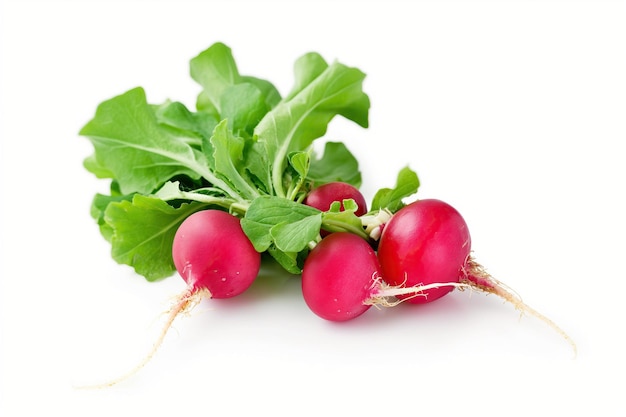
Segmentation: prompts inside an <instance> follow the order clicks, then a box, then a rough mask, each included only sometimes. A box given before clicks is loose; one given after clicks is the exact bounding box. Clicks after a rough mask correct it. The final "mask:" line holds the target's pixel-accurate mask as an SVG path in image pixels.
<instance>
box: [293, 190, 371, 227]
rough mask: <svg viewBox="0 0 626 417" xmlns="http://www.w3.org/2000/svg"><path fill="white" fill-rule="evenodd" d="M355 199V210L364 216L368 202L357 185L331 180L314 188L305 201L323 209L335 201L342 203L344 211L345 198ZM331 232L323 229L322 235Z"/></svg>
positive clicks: (325, 209)
mask: <svg viewBox="0 0 626 417" xmlns="http://www.w3.org/2000/svg"><path fill="white" fill-rule="evenodd" d="M350 199H352V200H354V202H355V203H356V205H357V210H356V211H355V212H354V214H355V215H357V216H363V215H364V214H366V213H367V202H366V201H365V197H364V196H363V194H362V193H361V191H359V189H358V188H356V187H355V186H353V185H351V184H348V183H346V182H340V181H335V182H329V183H326V184H322V185H320V186H319V187H316V188H314V189H313V190H311V191H310V192H309V194H308V195H307V196H306V198H305V199H304V201H303V203H304V204H306V205H307V206H310V207H314V208H316V209H318V210H321V211H328V210H329V209H330V206H331V205H332V204H333V203H334V202H336V201H337V202H339V203H340V205H341V206H340V210H341V211H344V209H345V208H344V206H343V200H350ZM329 233H330V232H329V231H328V230H324V229H322V230H321V231H320V235H321V236H322V237H324V236H327V235H328V234H329Z"/></svg>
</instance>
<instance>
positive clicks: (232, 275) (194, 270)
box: [97, 210, 261, 387]
mask: <svg viewBox="0 0 626 417" xmlns="http://www.w3.org/2000/svg"><path fill="white" fill-rule="evenodd" d="M172 257H173V260H174V265H175V267H176V270H177V271H178V273H179V274H180V276H181V277H182V278H183V279H184V280H185V282H186V283H187V288H186V289H185V291H183V292H182V293H181V294H180V295H179V296H178V297H177V298H176V300H175V302H174V305H173V306H172V307H171V309H170V310H169V312H168V315H167V320H166V323H165V326H164V328H163V330H162V332H161V334H160V336H159V338H158V339H157V341H156V342H155V344H154V346H153V348H152V350H151V351H150V353H149V354H148V355H147V356H146V357H145V358H144V360H143V361H142V362H140V363H139V365H137V366H136V367H135V368H133V369H132V370H131V371H130V372H128V373H126V374H125V375H123V376H122V377H120V378H118V379H116V380H113V381H111V382H109V383H106V384H102V385H98V386H97V387H103V386H111V385H114V384H117V383H119V382H121V381H123V380H124V379H126V378H128V377H130V376H132V375H133V374H135V373H137V372H138V371H139V370H140V369H141V368H143V367H144V366H145V365H146V364H147V363H148V362H149V361H150V359H151V358H152V357H153V356H154V354H155V353H156V351H157V349H158V348H159V347H160V345H161V344H162V343H163V340H164V339H165V335H166V334H167V331H168V330H169V329H170V327H171V326H172V324H173V322H174V320H175V319H176V317H178V315H179V314H181V313H183V312H186V311H188V310H189V309H191V308H192V307H193V306H195V305H196V304H197V303H199V302H200V301H201V300H202V299H204V298H230V297H234V296H236V295H239V294H241V293H243V292H244V291H245V290H246V289H248V288H249V287H250V286H251V285H252V283H253V281H254V279H255V278H256V276H257V275H258V273H259V270H260V267H261V254H260V253H259V252H257V251H256V250H255V249H254V246H252V243H251V242H250V241H249V240H248V237H247V236H246V235H245V234H244V232H243V230H242V229H241V225H240V220H239V218H237V217H235V216H233V215H231V214H229V213H226V212H224V211H220V210H203V211H199V212H196V213H194V214H192V215H190V216H189V217H187V218H186V219H185V220H184V221H183V223H182V224H181V225H180V227H179V228H178V230H177V231H176V234H175V236H174V242H173V246H172Z"/></svg>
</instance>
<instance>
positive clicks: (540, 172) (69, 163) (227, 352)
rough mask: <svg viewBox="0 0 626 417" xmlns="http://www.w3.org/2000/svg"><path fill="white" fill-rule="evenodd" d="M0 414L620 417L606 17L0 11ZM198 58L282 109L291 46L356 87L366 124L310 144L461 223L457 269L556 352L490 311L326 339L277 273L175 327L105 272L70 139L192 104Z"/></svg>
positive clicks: (609, 13)
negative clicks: (471, 264)
mask: <svg viewBox="0 0 626 417" xmlns="http://www.w3.org/2000/svg"><path fill="white" fill-rule="evenodd" d="M1 4H2V7H1V9H0V33H1V42H2V43H1V53H2V54H1V61H0V71H1V81H2V84H1V92H0V93H1V95H0V98H1V103H2V104H1V105H2V107H1V113H0V117H1V123H0V126H1V136H0V145H1V148H0V156H1V178H0V181H2V183H1V188H0V198H1V206H0V213H1V216H0V218H1V220H2V223H1V224H2V226H1V227H2V229H1V234H0V236H1V239H2V240H1V244H2V248H1V255H2V259H1V262H0V268H1V276H0V277H1V280H0V286H1V287H0V312H1V316H0V325H1V327H0V331H1V333H0V353H1V356H0V358H1V362H0V366H1V368H0V375H1V377H0V381H1V385H0V415H2V416H66V417H71V416H82V417H88V416H153V417H158V416H173V417H177V416H196V415H198V416H199V415H207V416H208V415H213V416H231V415H232V416H244V415H245V416H299V415H302V416H370V415H372V416H374V415H399V416H400V415H415V416H483V417H487V416H498V417H503V416H570V417H572V416H595V417H600V416H618V415H621V416H623V415H626V405H625V404H624V402H623V394H624V384H623V377H624V374H625V373H626V360H625V352H626V344H625V342H624V319H625V318H626V314H625V309H624V305H626V302H625V301H626V298H625V297H626V291H625V290H626V283H625V281H626V280H625V278H626V272H625V268H624V254H625V249H626V244H625V239H624V236H625V234H626V223H625V220H624V212H625V207H624V206H625V204H624V181H625V180H626V170H625V169H624V165H625V161H624V159H625V158H624V157H625V156H626V152H625V151H624V139H625V138H626V136H625V134H626V123H625V122H626V117H625V116H626V82H625V77H624V74H626V36H625V35H626V6H625V4H624V2H621V1H543V2H542V1H525V2H524V1H500V2H498V1H484V2H478V1H463V2H461V1H459V2H452V1H439V2H435V1H431V2H418V1H413V2H399V1H392V0H385V1H377V2H365V1H360V2H356V1H355V2H347V1H345V2H341V1H335V2H326V1H321V0H317V1H315V2H298V1H293V2H267V1H266V2H263V1H258V2H250V3H248V2H243V1H230V2H216V1H203V2H200V1H198V2H191V1H183V0H179V1H112V0H109V1H101V2H100V1H68V2H64V1H55V0H46V1H41V2H36V1H28V0H20V1H17V0H15V1H2V3H1ZM216 41H223V42H225V43H226V44H227V45H229V46H230V47H231V48H232V50H233V53H234V56H235V59H236V61H237V63H238V65H239V69H240V71H241V73H243V74H249V75H255V76H259V77H263V78H267V79H269V80H270V81H272V82H274V83H275V85H276V86H277V87H278V88H279V90H280V91H281V93H283V94H285V93H286V92H287V91H288V90H289V88H290V87H291V83H292V65H293V62H294V61H295V60H296V58H298V57H299V56H301V55H302V54H304V53H306V52H309V51H317V52H320V53H321V54H322V55H323V56H324V57H325V58H326V59H327V60H328V61H332V60H334V59H338V60H340V61H342V62H344V63H346V64H348V65H351V66H356V67H358V68H360V69H362V70H363V71H364V72H366V73H367V78H366V82H365V85H364V88H365V90H366V92H367V93H368V94H369V96H370V98H371V101H372V107H371V112H370V127H369V128H368V129H361V128H359V127H357V126H355V125H352V124H350V123H347V122H344V121H343V120H340V119H337V120H336V121H334V122H333V123H332V125H331V128H330V130H329V132H328V138H329V139H332V140H342V141H345V142H346V143H347V144H348V146H349V147H350V149H352V150H353V152H354V153H355V154H356V155H357V157H358V158H359V160H360V163H361V169H362V172H363V180H364V184H363V191H364V193H365V194H366V197H367V198H368V200H369V199H371V197H372V196H373V193H374V192H375V190H376V189H378V188H380V187H385V186H391V185H393V183H394V181H395V175H396V173H397V172H398V170H399V169H401V168H402V167H403V166H405V165H409V166H411V167H412V168H413V169H414V170H416V171H417V172H418V174H419V176H420V179H421V181H422V187H421V188H420V191H419V195H420V196H422V197H436V198H441V199H444V200H446V201H448V202H449V203H451V204H453V205H454V206H456V207H457V208H458V209H459V210H460V211H461V212H462V213H463V215H464V216H465V218H466V220H467V222H468V224H469V226H470V230H471V232H472V236H473V243H474V245H473V248H474V253H475V255H476V257H477V259H478V260H479V261H480V262H482V263H483V264H484V265H485V266H486V267H487V268H488V270H489V271H490V272H491V273H492V274H493V275H495V276H496V277H497V278H498V279H500V280H502V281H504V282H506V283H507V284H509V285H510V286H511V287H512V288H514V289H515V290H516V291H517V292H518V293H520V294H521V295H522V296H523V298H524V300H525V301H526V302H527V303H528V304H530V305H531V306H533V307H535V308H536V309H538V310H539V311H541V312H543V313H544V314H546V315H547V316H548V317H550V318H552V319H553V320H554V321H555V322H556V323H558V324H559V325H560V326H561V327H562V328H563V329H565V330H566V331H567V332H568V333H569V334H570V336H571V337H572V338H573V339H574V340H575V341H576V343H577V346H578V350H579V353H578V356H577V357H576V358H573V355H572V350H571V348H570V346H569V345H568V344H567V343H566V342H565V341H564V340H563V339H562V338H561V337H560V336H558V335H557V334H556V333H554V332H553V331H552V330H551V329H550V328H548V327H547V326H546V325H545V324H543V323H542V322H540V321H538V320H536V319H535V318H533V317H529V316H524V317H522V318H520V317H519V314H518V313H517V312H516V311H515V310H514V309H513V308H512V307H511V306H510V305H507V304H504V303H502V301H500V300H498V299H496V298H494V297H492V296H483V295H481V294H470V293H468V292H454V293H452V294H450V295H449V296H447V297H446V298H444V299H442V300H440V301H439V302H437V303H433V304H431V305H428V306H425V307H409V306H406V305H402V306H400V307H397V308H394V309H386V310H381V311H379V310H375V309H371V310H369V311H368V312H367V313H366V314H365V315H363V316H361V317H359V318H358V319H357V320H354V321H353V322H350V323H344V324H332V323H328V322H325V321H323V320H321V319H319V318H318V317H317V316H314V315H313V314H312V313H311V312H309V310H308V309H307V307H306V305H305V304H304V302H303V300H302V297H301V294H300V289H299V280H298V278H297V277H285V276H284V275H281V274H276V272H275V271H265V272H264V273H263V274H262V276H261V277H260V278H259V280H258V283H257V284H255V286H253V288H252V289H251V290H250V291H249V292H247V293H246V294H245V295H243V296H241V297H239V298H238V299H233V300H228V301H207V302H205V303H202V304H200V305H199V306H197V308H196V309H195V310H193V311H192V312H191V314H190V315H189V316H187V317H182V318H180V319H179V320H178V321H177V322H176V323H175V329H174V330H172V332H171V333H170V334H169V335H168V337H167V338H166V340H165V343H164V345H163V346H162V349H161V350H160V351H159V353H158V354H157V355H156V357H155V358H154V359H153V361H152V362H151V363H150V364H149V365H148V366H147V367H146V368H144V369H143V371H142V372H140V373H139V374H138V375H136V376H135V377H134V378H132V379H130V380H128V381H126V382H125V383H123V384H120V385H118V386H115V387H113V388H110V389H103V390H77V389H75V388H74V386H75V385H80V384H86V383H92V382H99V381H102V380H104V379H107V378H110V377H114V376H117V375H119V374H121V373H123V372H124V371H126V370H127V369H129V368H130V367H131V366H133V365H134V364H135V363H137V361H139V359H140V358H141V357H142V355H143V354H144V353H145V352H146V351H147V349H148V348H149V347H150V345H151V343H152V341H153V340H154V337H155V336H156V334H157V333H158V331H159V329H160V323H161V319H162V316H161V313H162V312H163V311H165V310H167V308H168V306H169V303H170V301H171V299H172V297H174V296H175V295H177V294H178V293H179V292H181V291H182V290H183V289H184V286H183V283H182V280H180V279H178V278H177V277H172V278H169V279H166V280H164V281H161V282H159V283H153V284H149V283H147V282H145V281H144V279H143V278H142V277H139V276H137V275H135V274H134V273H133V272H132V270H131V269H130V268H128V267H126V266H120V265H117V264H116V263H115V262H114V261H113V260H112V259H111V258H110V255H109V249H110V248H109V246H108V244H107V243H106V242H105V241H104V239H103V238H102V237H101V236H100V234H99V232H98V229H97V227H96V225H95V224H94V223H93V221H92V219H91V217H90V216H89V206H90V202H91V198H92V196H93V194H94V193H96V192H99V191H105V190H106V187H107V184H106V183H105V182H102V181H99V180H96V179H95V178H93V177H92V176H91V175H90V174H89V173H88V172H87V171H85V170H84V169H83V168H82V160H83V158H84V157H86V156H87V155H89V154H90V153H91V151H92V148H91V145H90V144H89V142H88V141H87V140H86V139H85V138H82V137H79V136H78V131H79V129H80V128H81V127H82V126H83V125H84V124H85V123H86V122H87V121H88V120H89V119H90V118H91V117H92V116H93V114H94V111H95V108H96V106H97V104H98V103H100V102H101V101H103V100H105V99H108V98H110V97H112V96H114V95H117V94H120V93H122V92H124V91H126V90H128V89H130V88H132V87H135V86H143V87H144V88H145V89H146V91H147V94H148V99H149V100H150V101H151V102H153V103H160V102H162V101H163V100H165V99H167V98H171V99H175V100H180V101H182V102H183V103H185V104H187V105H188V106H190V107H193V104H194V100H195V96H196V94H197V93H198V92H199V86H197V85H196V84H195V83H194V82H193V81H192V80H191V78H190V77H189V75H188V63H189V60H190V59H191V58H192V57H194V56H195V55H196V54H198V53H199V52H201V51H202V50H204V49H205V48H207V47H208V46H210V45H211V44H212V43H214V42H216Z"/></svg>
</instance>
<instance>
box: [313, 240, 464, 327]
mask: <svg viewBox="0 0 626 417" xmlns="http://www.w3.org/2000/svg"><path fill="white" fill-rule="evenodd" d="M450 285H451V286H459V285H461V284H458V283H455V284H450ZM427 289H428V287H427V286H416V287H414V288H395V287H390V286H389V285H387V284H386V283H384V282H383V281H382V280H381V277H380V265H379V262H378V257H377V256H376V252H374V250H373V249H372V247H371V246H370V244H369V243H368V242H367V241H366V240H364V239H363V238H361V237H359V236H357V235H355V234H352V233H348V232H335V233H331V234H329V235H328V236H326V237H324V238H323V239H322V240H321V241H320V243H318V244H317V245H316V246H315V247H314V248H313V250H312V251H311V252H310V253H309V255H308V256H307V258H306V260H305V262H304V267H303V269H302V295H303V297H304V301H305V302H306V304H307V306H308V307H309V308H310V309H311V311H313V312H314V313H315V314H317V315H318V316H320V317H321V318H323V319H326V320H330V321H346V320H351V319H354V318H356V317H358V316H360V315H361V314H363V313H365V312H366V311H367V310H368V309H369V308H370V307H371V306H372V305H379V306H384V307H389V306H393V305H395V304H396V303H393V302H391V301H389V300H390V298H392V297H396V296H397V295H398V294H407V293H410V294H416V293H417V294H420V293H422V292H423V291H425V290H427Z"/></svg>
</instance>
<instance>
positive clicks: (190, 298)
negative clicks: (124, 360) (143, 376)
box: [75, 288, 211, 389]
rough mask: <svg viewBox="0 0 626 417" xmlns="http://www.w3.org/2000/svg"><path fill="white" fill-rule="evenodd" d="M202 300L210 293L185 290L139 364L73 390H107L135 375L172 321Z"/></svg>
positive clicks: (209, 295)
mask: <svg viewBox="0 0 626 417" xmlns="http://www.w3.org/2000/svg"><path fill="white" fill-rule="evenodd" d="M204 298H211V292H210V291H209V290H207V289H201V290H193V289H191V288H189V289H187V290H185V291H184V292H183V293H182V294H180V295H179V296H178V297H176V300H175V302H174V304H173V305H172V307H171V308H170V309H169V311H168V313H167V319H166V321H165V324H164V326H163V329H162V330H161V333H160V334H159V337H158V338H157V340H156V341H155V342H154V344H153V345H152V349H151V350H150V351H149V352H148V354H147V355H146V356H145V357H144V358H143V359H142V360H141V362H139V363H138V364H137V365H136V366H135V367H134V368H132V369H131V370H130V371H128V372H126V373H125V374H123V375H122V376H120V377H117V378H115V379H113V380H110V381H108V382H103V383H100V384H94V385H82V386H77V387H75V388H76V389H101V388H109V387H112V386H114V385H117V384H119V383H120V382H123V381H125V380H127V379H128V378H130V377H132V376H133V375H135V374H137V373H138V372H139V371H140V370H141V369H142V368H143V367H144V366H146V365H147V364H148V362H150V360H152V358H153V357H154V355H155V354H156V352H157V350H158V349H159V347H161V345H162V344H163V341H164V340H165V336H166V335H167V333H168V331H169V329H170V328H171V327H172V325H173V324H174V320H176V318H177V317H178V316H179V315H180V314H184V313H188V312H189V311H190V310H191V309H193V308H194V307H195V306H196V305H197V304H198V303H199V302H200V301H201V300H202V299H204Z"/></svg>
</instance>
